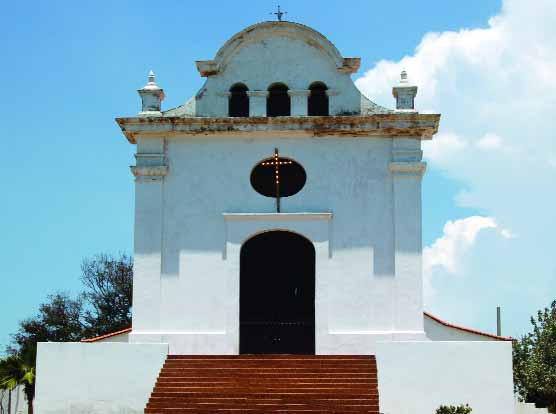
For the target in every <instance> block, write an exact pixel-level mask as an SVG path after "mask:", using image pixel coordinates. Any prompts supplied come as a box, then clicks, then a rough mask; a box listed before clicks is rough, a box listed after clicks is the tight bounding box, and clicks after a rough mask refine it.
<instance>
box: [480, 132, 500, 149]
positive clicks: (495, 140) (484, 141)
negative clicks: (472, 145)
mask: <svg viewBox="0 0 556 414" xmlns="http://www.w3.org/2000/svg"><path fill="white" fill-rule="evenodd" d="M477 148H479V149H482V150H495V149H500V148H502V138H500V137H499V136H498V135H496V134H486V135H485V136H483V137H482V138H481V139H479V140H478V141H477Z"/></svg>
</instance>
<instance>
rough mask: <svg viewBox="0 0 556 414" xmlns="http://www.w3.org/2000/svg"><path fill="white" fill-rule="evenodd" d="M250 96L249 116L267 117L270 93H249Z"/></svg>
mask: <svg viewBox="0 0 556 414" xmlns="http://www.w3.org/2000/svg"><path fill="white" fill-rule="evenodd" d="M247 96H249V116H266V98H267V97H268V91H247Z"/></svg>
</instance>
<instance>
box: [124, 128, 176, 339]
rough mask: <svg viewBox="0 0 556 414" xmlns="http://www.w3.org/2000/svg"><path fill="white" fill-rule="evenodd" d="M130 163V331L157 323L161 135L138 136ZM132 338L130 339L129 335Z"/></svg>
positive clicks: (164, 167) (162, 173)
mask: <svg viewBox="0 0 556 414" xmlns="http://www.w3.org/2000/svg"><path fill="white" fill-rule="evenodd" d="M135 158H136V165H135V166H132V167H130V168H131V171H132V173H133V175H134V176H135V240H134V243H135V246H134V263H133V332H139V333H140V332H141V331H152V330H157V329H159V327H160V296H161V295H160V289H161V269H162V232H163V230H162V229H163V200H164V177H165V176H166V175H167V173H168V166H167V165H166V157H165V151H164V139H163V138H160V137H158V138H148V139H146V138H140V139H139V140H138V145H137V154H136V155H135ZM132 341H133V339H132Z"/></svg>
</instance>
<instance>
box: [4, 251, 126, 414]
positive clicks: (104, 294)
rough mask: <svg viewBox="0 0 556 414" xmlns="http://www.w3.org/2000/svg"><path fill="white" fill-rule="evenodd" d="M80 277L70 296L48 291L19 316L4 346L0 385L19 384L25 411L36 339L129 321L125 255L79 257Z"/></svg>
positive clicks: (99, 330) (70, 337) (102, 330)
mask: <svg viewBox="0 0 556 414" xmlns="http://www.w3.org/2000/svg"><path fill="white" fill-rule="evenodd" d="M81 281H82V282H83V285H84V288H85V289H84V291H83V292H82V293H81V294H80V295H78V296H77V297H76V298H72V297H71V296H70V295H68V294H67V293H55V294H52V295H49V296H48V297H47V301H46V302H45V303H43V304H41V305H40V306H39V311H38V313H37V314H36V315H35V316H34V317H32V318H28V319H25V320H23V321H21V322H20V323H19V329H18V330H17V332H16V333H15V334H13V335H12V346H11V347H8V353H9V355H10V356H8V357H7V358H6V359H5V360H2V361H0V378H2V379H1V380H0V390H1V389H2V388H3V387H4V389H13V388H14V387H15V386H16V385H24V387H25V388H24V390H25V393H26V396H27V401H29V402H30V404H29V410H30V411H29V412H30V413H32V409H33V407H32V401H33V398H34V396H35V388H34V387H35V385H34V375H35V360H36V355H37V343H38V342H79V341H80V340H81V339H83V338H85V337H93V336H99V335H103V334H106V333H109V332H114V331H117V330H120V329H123V328H127V327H129V326H131V296H132V284H133V266H132V261H131V258H130V257H129V256H126V255H123V254H122V255H120V256H119V257H113V256H110V255H106V254H101V255H97V256H95V257H93V258H92V259H85V260H84V261H83V264H82V266H81ZM14 384H15V385H14ZM8 387H9V388H8Z"/></svg>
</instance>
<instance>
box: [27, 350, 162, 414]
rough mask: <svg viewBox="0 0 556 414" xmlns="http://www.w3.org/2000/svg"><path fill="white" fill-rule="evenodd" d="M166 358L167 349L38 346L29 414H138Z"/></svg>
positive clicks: (141, 410) (142, 408)
mask: <svg viewBox="0 0 556 414" xmlns="http://www.w3.org/2000/svg"><path fill="white" fill-rule="evenodd" d="M167 354H168V345H167V344H125V343H92V344H84V343H53V342H49V343H39V346H38V354H37V385H36V387H37V388H36V398H35V413H36V414H50V413H52V414H54V413H56V414H66V413H67V414H81V413H103V414H108V413H126V414H132V413H143V411H144V409H145V405H146V403H147V400H148V399H149V397H150V395H151V392H152V390H153V387H154V383H155V381H156V378H157V376H158V374H159V372H160V369H161V368H162V365H163V364H164V361H165V359H166V355H167Z"/></svg>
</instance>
